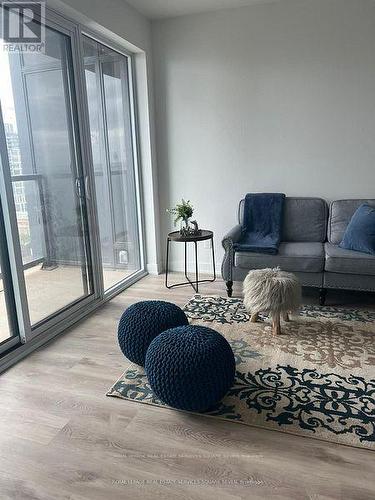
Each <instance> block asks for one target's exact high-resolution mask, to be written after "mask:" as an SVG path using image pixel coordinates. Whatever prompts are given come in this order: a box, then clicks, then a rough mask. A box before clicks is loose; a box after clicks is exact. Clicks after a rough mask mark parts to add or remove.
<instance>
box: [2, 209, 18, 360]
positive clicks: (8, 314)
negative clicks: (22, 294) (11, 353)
mask: <svg viewBox="0 0 375 500" xmlns="http://www.w3.org/2000/svg"><path fill="white" fill-rule="evenodd" d="M5 241H6V240H5V230H4V225H3V214H2V208H1V204H0V352H2V351H3V348H4V347H5V345H6V344H7V341H9V340H10V339H11V338H12V337H14V336H16V335H17V332H16V313H15V306H14V301H13V287H12V280H11V276H10V265H9V260H8V256H7V248H6V246H5Z"/></svg>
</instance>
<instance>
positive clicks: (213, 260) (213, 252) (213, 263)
mask: <svg viewBox="0 0 375 500" xmlns="http://www.w3.org/2000/svg"><path fill="white" fill-rule="evenodd" d="M211 248H212V266H213V270H214V277H213V279H212V281H215V280H216V266H215V249H214V237H212V238H211Z"/></svg>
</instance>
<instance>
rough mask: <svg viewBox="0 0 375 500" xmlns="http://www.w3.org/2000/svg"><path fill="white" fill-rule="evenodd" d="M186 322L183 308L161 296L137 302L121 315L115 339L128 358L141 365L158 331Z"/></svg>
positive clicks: (185, 323)
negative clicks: (163, 299)
mask: <svg viewBox="0 0 375 500" xmlns="http://www.w3.org/2000/svg"><path fill="white" fill-rule="evenodd" d="M188 323H189V322H188V319H187V317H186V315H185V313H184V311H183V310H182V309H181V308H180V307H178V306H176V305H175V304H171V303H170V302H163V301H161V300H147V301H144V302H137V303H136V304H133V305H131V306H130V307H128V308H127V309H126V311H125V312H124V313H123V315H122V316H121V319H120V323H119V326H118V343H119V344H120V348H121V351H122V352H123V354H124V355H125V356H126V357H127V358H128V359H129V360H130V361H132V362H133V363H137V365H140V366H144V364H145V357H146V351H147V348H148V346H149V345H150V342H151V341H152V340H153V339H154V338H155V337H156V336H157V335H159V333H161V332H164V331H165V330H168V329H169V328H174V327H176V326H182V325H187V324H188Z"/></svg>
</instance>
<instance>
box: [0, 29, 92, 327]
mask: <svg viewBox="0 0 375 500" xmlns="http://www.w3.org/2000/svg"><path fill="white" fill-rule="evenodd" d="M46 41H47V43H46V53H45V54H42V53H33V54H24V55H22V54H18V53H9V54H8V53H6V52H1V51H0V73H1V83H0V100H1V105H2V119H3V122H4V128H5V136H6V143H7V150H8V158H9V170H10V172H8V178H9V179H10V182H11V184H12V188H13V197H14V204H15V209H16V218H17V225H18V233H19V241H20V245H21V253H22V261H23V262H22V264H23V269H24V280H25V286H26V292H27V301H28V308H29V315H30V322H31V325H32V327H35V326H36V325H37V324H39V323H40V322H42V321H44V320H46V318H49V317H51V316H54V315H56V314H57V313H58V312H60V311H62V310H63V309H67V308H68V307H70V306H71V305H72V304H73V303H76V302H78V301H81V300H82V299H84V298H86V297H88V296H90V295H91V294H92V293H93V290H92V276H91V265H90V258H89V251H88V250H89V247H88V234H87V230H86V227H87V220H86V209H85V198H84V186H83V184H84V183H83V174H82V170H81V161H80V154H79V149H78V140H77V130H76V126H75V123H76V121H77V116H76V109H75V105H74V94H73V86H72V59H71V50H70V38H69V37H68V36H67V35H65V34H63V33H61V32H60V31H57V30H55V29H52V28H49V27H46Z"/></svg>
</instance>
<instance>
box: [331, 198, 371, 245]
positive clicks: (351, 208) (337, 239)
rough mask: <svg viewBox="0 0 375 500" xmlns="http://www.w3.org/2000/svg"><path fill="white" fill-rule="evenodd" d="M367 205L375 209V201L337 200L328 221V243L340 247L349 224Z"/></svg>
mask: <svg viewBox="0 0 375 500" xmlns="http://www.w3.org/2000/svg"><path fill="white" fill-rule="evenodd" d="M363 203H366V204H368V205H370V206H371V207H375V200H359V199H358V200H336V201H333V202H332V203H331V204H330V207H329V219H328V241H329V243H332V244H333V245H339V244H340V243H341V240H342V239H343V237H344V233H345V231H346V228H347V227H348V224H349V222H350V220H351V218H352V217H353V214H354V212H355V211H356V210H357V208H358V207H359V206H360V205H362V204H363Z"/></svg>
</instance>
